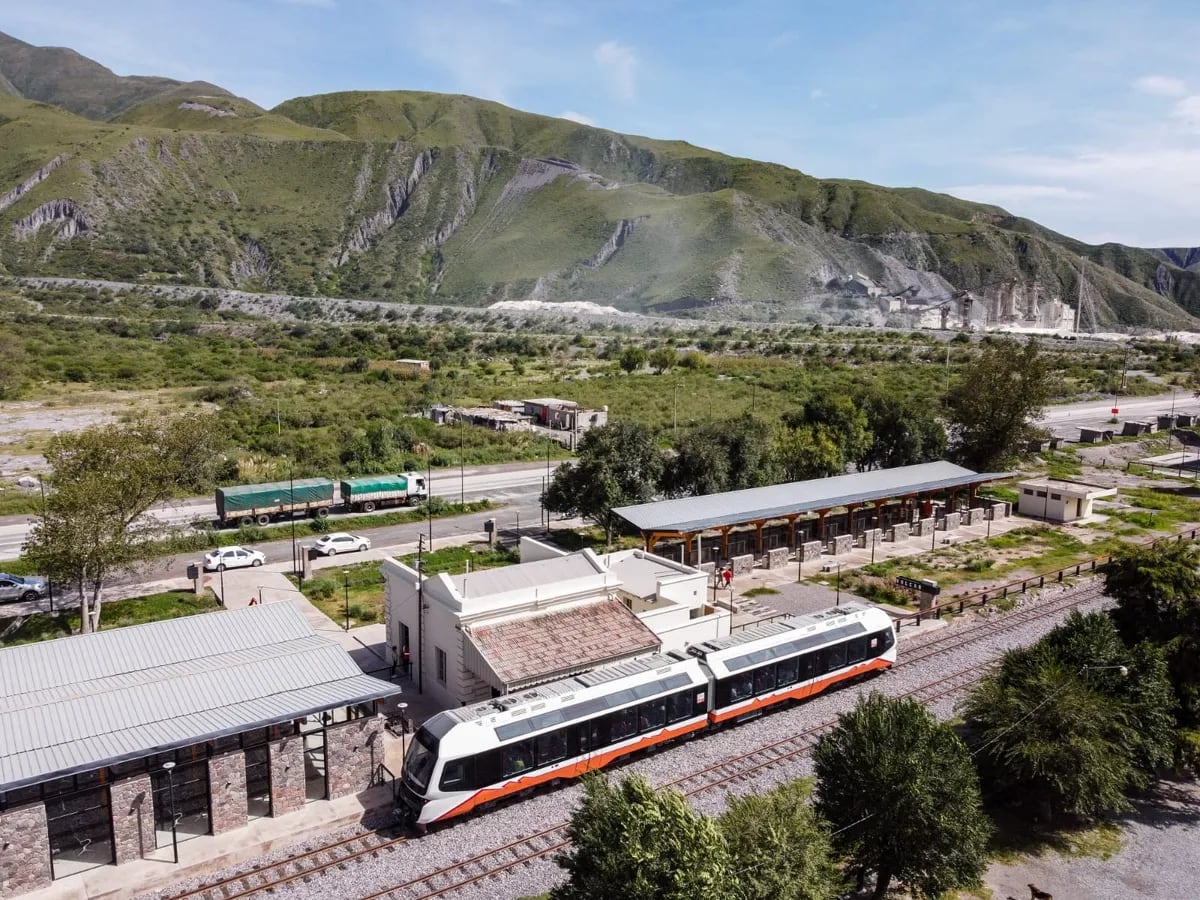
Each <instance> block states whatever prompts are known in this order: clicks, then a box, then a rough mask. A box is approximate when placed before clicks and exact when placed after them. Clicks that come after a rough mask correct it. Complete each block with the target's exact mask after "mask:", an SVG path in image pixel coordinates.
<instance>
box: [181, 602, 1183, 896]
mask: <svg viewBox="0 0 1200 900" xmlns="http://www.w3.org/2000/svg"><path fill="white" fill-rule="evenodd" d="M1047 593H1049V592H1047ZM814 599H815V598H814ZM1102 604H1103V601H1096V602H1095V603H1093V604H1091V605H1090V607H1089V608H1099V607H1100V606H1101V605H1102ZM1064 615H1065V614H1064ZM970 618H971V617H969V616H968V617H963V619H961V620H958V621H956V623H955V624H953V625H951V626H948V627H952V628H966V627H969V622H970ZM1061 618H1062V616H1057V617H1052V618H1051V619H1044V620H1041V621H1038V622H1032V623H1028V624H1026V625H1024V626H1021V627H1019V628H1017V629H1016V630H1015V631H1012V632H1007V633H1005V634H1003V635H994V636H992V637H988V638H984V639H983V640H981V641H979V642H977V643H974V644H971V645H968V646H967V647H963V648H959V649H957V650H955V651H953V652H951V653H947V654H945V655H939V656H936V657H934V658H932V659H929V660H926V661H924V662H921V663H919V664H916V665H913V666H912V667H911V668H900V669H898V670H895V671H892V672H889V673H887V674H886V675H884V676H882V677H880V678H877V679H874V680H872V681H871V682H869V683H867V684H865V685H855V686H851V687H849V688H847V689H844V690H841V691H836V692H834V693H832V694H830V695H828V696H825V697H821V698H818V699H817V700H814V701H813V702H810V703H806V704H803V705H800V706H796V707H793V708H791V709H787V710H783V711H781V712H779V713H775V714H772V715H769V716H765V717H764V718H762V719H760V720H758V721H756V722H752V723H748V724H746V725H742V726H740V727H737V728H732V729H729V730H727V731H722V732H718V733H715V734H711V735H707V736H705V737H704V738H701V739H698V740H693V741H690V742H687V743H684V744H681V745H678V746H676V747H672V748H670V749H668V750H664V751H662V752H660V753H658V754H655V755H652V756H648V757H643V758H640V759H637V760H634V761H633V762H630V763H628V764H626V765H624V766H619V767H616V769H615V771H616V772H617V773H619V774H626V773H637V774H640V775H643V776H645V777H646V778H648V779H649V780H650V781H651V782H652V783H655V784H662V783H665V782H668V781H671V780H673V779H675V778H678V777H680V775H681V774H684V773H687V772H694V771H696V770H698V769H701V768H704V767H706V766H709V765H712V764H715V763H718V762H721V761H724V760H727V759H729V758H731V757H734V756H738V755H741V754H743V753H746V752H749V751H751V750H754V749H756V748H758V747H760V746H763V745H765V744H769V743H771V742H773V741H777V740H781V739H784V738H787V737H790V736H792V735H795V734H797V733H798V732H800V731H804V730H806V729H808V728H812V727H814V726H817V725H820V724H823V723H825V722H828V721H830V720H832V719H834V718H835V717H836V716H837V715H838V714H839V713H842V712H845V711H847V710H849V709H850V708H852V707H853V706H854V703H855V701H856V699H857V697H858V695H859V694H860V693H861V692H862V691H864V690H881V691H884V692H885V693H888V694H897V693H902V692H905V691H908V690H911V689H913V688H915V687H918V686H919V685H923V684H927V683H929V682H931V681H934V680H936V679H938V678H940V677H943V676H946V675H949V674H952V673H955V672H959V671H961V670H962V669H964V668H967V667H968V666H972V665H980V666H982V665H985V664H986V663H988V662H990V661H992V660H994V659H995V658H996V657H998V656H999V655H1000V654H1001V653H1002V652H1003V651H1004V650H1006V649H1009V648H1011V647H1015V646H1020V645H1024V644H1028V643H1030V642H1032V641H1034V640H1036V639H1037V638H1039V637H1040V636H1041V635H1042V634H1044V633H1045V632H1046V631H1047V630H1049V629H1050V628H1051V627H1052V626H1053V625H1054V624H1056V623H1057V621H1059V620H1060V619H1061ZM942 634H945V631H944V630H940V629H939V630H936V631H932V630H931V631H928V632H919V631H915V630H913V631H905V632H901V643H900V654H901V659H903V654H904V651H905V648H906V647H907V648H913V647H917V646H920V644H921V643H923V642H924V641H925V640H927V639H929V638H931V637H933V636H935V635H942ZM953 706H954V699H953V698H949V699H947V700H943V701H940V702H939V703H938V704H935V706H934V710H935V712H936V713H937V714H938V715H940V716H943V717H947V716H950V715H951V714H952V713H953ZM811 771H812V769H811V761H810V760H808V759H800V760H796V761H793V762H791V763H787V764H783V765H780V766H778V767H777V768H775V769H773V770H766V771H764V772H763V773H761V774H760V775H759V776H758V777H755V778H753V779H750V780H747V781H745V782H739V783H738V784H737V785H736V787H735V788H732V789H731V790H733V791H736V792H737V793H743V792H749V791H761V790H763V789H765V788H767V787H769V786H771V785H773V784H776V783H779V782H780V781H783V780H785V779H791V778H797V777H801V776H804V775H809V774H811ZM580 794H581V789H580V788H579V786H578V785H571V786H568V787H565V788H563V789H560V790H557V791H553V792H551V793H547V794H542V795H538V796H535V797H533V798H531V799H528V800H525V801H523V802H520V803H516V804H514V805H511V806H508V807H505V808H502V809H499V810H496V811H495V812H492V813H489V814H487V815H484V816H480V817H478V818H475V819H469V820H467V821H464V822H459V823H457V824H454V825H451V826H449V827H447V828H445V829H443V830H440V831H435V832H434V833H432V834H429V835H427V836H425V837H423V838H421V839H419V840H416V841H413V842H412V843H411V844H408V845H405V846H403V847H400V848H399V849H397V850H394V851H392V852H390V853H386V854H382V855H379V856H376V857H373V858H369V859H365V860H363V861H361V862H359V863H357V864H355V865H353V866H350V867H348V868H346V869H335V870H332V871H330V872H329V873H327V874H325V875H323V876H322V877H320V878H317V879H314V880H313V881H312V882H310V883H308V884H305V883H298V884H295V885H291V886H288V887H286V888H282V889H279V890H276V891H275V892H274V894H273V896H275V897H278V898H281V900H283V898H286V900H307V898H320V900H326V898H328V897H361V896H363V895H365V894H369V893H372V892H374V891H379V890H382V889H384V888H387V887H389V886H392V885H395V884H398V883H400V882H402V881H405V880H407V879H410V878H415V877H419V876H421V875H425V874H428V873H430V872H432V871H434V870H435V869H438V868H441V867H443V866H448V865H451V864H453V863H455V862H457V861H461V860H464V859H467V858H469V857H471V856H473V855H475V854H477V853H481V852H485V851H487V850H489V849H491V848H494V847H498V846H500V845H502V844H504V843H506V842H508V841H510V840H514V839H517V838H519V837H523V836H527V835H531V834H534V833H536V832H539V831H541V830H543V829H545V828H547V827H550V826H552V825H556V824H558V823H560V822H564V821H565V820H566V819H567V818H568V817H569V816H570V814H571V811H572V809H573V808H574V806H575V805H576V803H577V802H578V800H579V797H580ZM725 797H726V791H725V789H724V788H721V789H716V790H713V791H711V792H706V793H703V794H699V795H697V796H696V797H694V798H693V802H694V805H695V806H696V808H697V809H699V810H701V811H703V812H706V813H710V814H715V813H719V812H721V811H722V809H723V808H724V806H725ZM284 855H286V853H285V852H283V851H281V852H279V853H276V854H273V855H272V857H270V858H280V857H282V856H284ZM267 859H268V858H266V857H264V858H263V859H261V860H251V861H247V862H246V863H245V864H243V865H242V866H241V867H240V868H243V869H244V868H246V867H248V866H250V865H252V864H254V863H257V862H264V861H266V860H267ZM1101 875H1102V871H1101V872H1100V873H1098V876H1097V877H1100V876H1101ZM212 877H214V876H209V877H208V878H206V879H204V880H206V881H207V880H211V879H212ZM562 877H563V873H562V870H561V869H559V868H558V866H557V865H556V864H555V863H554V861H553V859H552V858H547V859H542V860H539V861H537V862H534V863H532V864H529V865H527V866H523V867H519V868H517V869H515V870H513V871H511V872H509V873H506V874H505V875H502V876H498V877H496V878H492V879H489V880H486V881H484V882H480V883H478V884H476V885H473V886H471V887H468V888H464V889H462V890H460V891H457V892H455V893H454V894H453V896H454V897H456V898H461V900H485V898H486V900H491V898H515V897H522V896H526V895H529V894H535V893H540V892H542V891H545V890H548V889H549V888H550V887H551V886H553V885H554V884H556V883H558V882H559V881H561V880H562ZM1029 880H1033V879H1029ZM166 893H167V892H163V893H161V894H159V895H157V896H165V895H166ZM1000 896H1004V895H1000ZM1088 896H1091V897H1108V896H1151V895H1150V894H1144V895H1120V894H1114V893H1107V892H1105V891H1103V890H1101V891H1100V892H1098V893H1092V894H1090V895H1088ZM1159 896H1171V895H1159ZM1060 900H1061V897H1060Z"/></svg>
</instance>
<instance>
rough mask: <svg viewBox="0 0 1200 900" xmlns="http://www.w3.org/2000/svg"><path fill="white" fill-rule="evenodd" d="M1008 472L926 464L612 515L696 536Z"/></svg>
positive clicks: (649, 506) (992, 478)
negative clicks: (717, 528) (696, 534)
mask: <svg viewBox="0 0 1200 900" xmlns="http://www.w3.org/2000/svg"><path fill="white" fill-rule="evenodd" d="M1011 474H1012V473H1011V472H989V473H985V474H982V475H981V474H978V473H976V472H972V471H971V470H970V469H964V468H963V467H962V466H956V465H954V464H953V463H948V462H931V463H921V464H919V465H915V466H900V467H899V468H895V469H876V470H874V471H871V472H856V473H855V474H853V475H834V476H832V477H830V478H814V479H812V480H810V481H793V482H790V483H789V484H773V485H770V486H768V487H759V488H747V489H746V490H742V491H727V492H725V493H722V494H707V495H705V496H702V497H683V498H681V499H679V500H661V501H659V502H657V503H639V504H637V505H636V506H620V507H616V508H614V509H613V512H615V513H616V514H617V515H618V516H620V517H621V518H622V519H624V520H625V521H627V522H629V523H630V524H631V525H633V526H634V527H635V528H637V529H638V530H640V531H681V532H696V531H702V530H704V529H706V528H713V527H715V526H717V525H740V524H743V523H746V522H755V521H766V520H767V519H778V518H783V517H784V516H788V515H794V514H797V513H805V512H813V511H815V510H819V509H833V508H834V507H838V506H845V505H846V504H847V503H868V502H870V501H872V500H886V499H890V498H892V497H900V496H903V495H905V494H916V493H924V492H926V491H938V490H945V489H947V488H955V487H963V486H965V485H969V484H981V483H983V482H986V481H997V480H999V479H1001V478H1007V477H1009V476H1010V475H1011Z"/></svg>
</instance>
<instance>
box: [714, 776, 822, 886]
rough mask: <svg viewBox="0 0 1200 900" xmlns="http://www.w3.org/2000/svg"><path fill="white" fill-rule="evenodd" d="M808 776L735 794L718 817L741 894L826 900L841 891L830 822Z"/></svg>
mask: <svg viewBox="0 0 1200 900" xmlns="http://www.w3.org/2000/svg"><path fill="white" fill-rule="evenodd" d="M811 793H812V789H811V788H810V786H809V784H808V782H806V781H791V782H787V783H786V784H783V785H780V786H779V787H777V788H775V789H774V790H772V791H771V792H769V793H767V794H762V795H758V794H749V795H746V796H744V797H730V798H729V806H728V808H727V809H726V811H725V814H724V815H723V816H721V818H720V820H719V822H720V825H721V832H722V833H723V834H724V835H725V844H726V846H727V847H728V848H729V856H730V859H731V861H732V866H733V871H734V877H735V878H736V879H737V895H736V896H737V897H739V898H741V900H777V898H778V900H826V898H833V897H836V896H838V895H839V894H840V893H841V889H842V877H841V875H840V874H839V872H838V868H837V865H836V863H835V860H834V856H833V845H832V841H831V839H830V836H829V826H828V824H827V823H826V822H825V821H823V820H822V819H821V817H820V816H818V815H817V813H816V810H814V809H813V807H812V805H811V804H810V802H809V797H810V794H811Z"/></svg>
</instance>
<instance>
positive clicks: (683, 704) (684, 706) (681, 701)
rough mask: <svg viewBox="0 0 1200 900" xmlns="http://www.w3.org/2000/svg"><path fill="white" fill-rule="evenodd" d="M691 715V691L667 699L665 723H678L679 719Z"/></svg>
mask: <svg viewBox="0 0 1200 900" xmlns="http://www.w3.org/2000/svg"><path fill="white" fill-rule="evenodd" d="M691 714H692V694H691V691H684V692H683V693H682V694H675V695H674V696H671V697H668V698H667V721H668V722H678V721H679V720H680V719H686V718H687V717H688V716H690V715H691Z"/></svg>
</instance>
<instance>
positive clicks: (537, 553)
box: [520, 537, 567, 563]
mask: <svg viewBox="0 0 1200 900" xmlns="http://www.w3.org/2000/svg"><path fill="white" fill-rule="evenodd" d="M520 555H521V562H523V563H531V562H537V561H538V560H539V559H559V558H561V557H563V556H566V555H567V553H566V551H565V550H559V549H558V548H557V547H551V546H550V545H549V544H543V543H542V542H541V541H538V540H535V539H533V538H531V537H522V538H521V547H520Z"/></svg>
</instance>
